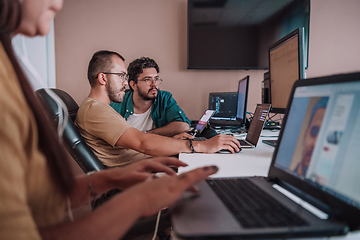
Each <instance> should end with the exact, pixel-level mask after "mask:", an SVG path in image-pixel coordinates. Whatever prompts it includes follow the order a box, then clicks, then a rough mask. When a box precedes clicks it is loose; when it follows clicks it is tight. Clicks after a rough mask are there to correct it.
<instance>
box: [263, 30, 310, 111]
mask: <svg viewBox="0 0 360 240" xmlns="http://www.w3.org/2000/svg"><path fill="white" fill-rule="evenodd" d="M303 31H304V29H303V28H298V29H296V30H294V31H293V32H291V33H289V34H288V35H286V36H285V37H283V38H282V39H280V40H279V41H277V42H276V43H275V44H273V45H272V46H270V48H269V71H270V81H269V89H270V103H271V112H273V113H285V109H286V106H287V102H288V100H289V96H290V92H291V88H292V86H293V84H294V82H295V81H296V80H298V79H300V78H304V77H305V68H304V52H303V51H304V50H303V36H304V34H303Z"/></svg>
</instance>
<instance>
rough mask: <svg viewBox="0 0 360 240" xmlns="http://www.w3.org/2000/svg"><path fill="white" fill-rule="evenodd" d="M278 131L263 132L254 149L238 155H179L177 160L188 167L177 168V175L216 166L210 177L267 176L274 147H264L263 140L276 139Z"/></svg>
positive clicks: (246, 149)
mask: <svg viewBox="0 0 360 240" xmlns="http://www.w3.org/2000/svg"><path fill="white" fill-rule="evenodd" d="M278 134H279V132H278V131H275V132H272V131H269V130H263V132H262V134H261V137H260V140H259V142H258V145H257V146H256V147H255V148H243V149H242V151H241V152H239V153H234V154H231V153H214V154H202V153H180V155H179V159H180V160H181V161H183V162H185V163H187V164H188V165H189V166H187V167H185V168H179V173H182V172H186V171H189V170H192V169H195V168H198V167H202V166H207V165H216V166H218V167H219V171H218V172H217V173H216V174H214V175H212V176H211V177H238V176H246V177H248V176H267V174H268V171H269V166H270V163H271V158H272V155H273V152H274V147H271V146H269V145H266V144H264V143H262V142H261V141H262V140H263V139H276V137H275V138H274V137H263V136H277V135H278ZM235 137H237V136H235Z"/></svg>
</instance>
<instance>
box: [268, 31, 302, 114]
mask: <svg viewBox="0 0 360 240" xmlns="http://www.w3.org/2000/svg"><path fill="white" fill-rule="evenodd" d="M296 35H297V36H298V62H299V64H298V70H299V77H298V79H304V78H305V67H304V28H303V27H302V28H297V29H295V30H294V31H292V32H291V33H289V34H288V35H286V36H285V37H283V38H281V39H280V40H278V41H277V42H275V43H274V44H272V45H271V46H270V47H269V51H268V53H269V54H268V57H269V96H270V104H271V110H270V112H272V113H282V114H284V113H285V110H286V109H285V108H277V107H276V106H275V107H273V101H272V99H273V96H272V91H271V81H272V79H271V61H270V52H271V51H272V50H274V49H276V48H277V47H279V46H280V45H281V44H283V43H284V42H286V41H287V40H289V39H290V38H292V37H294V36H296Z"/></svg>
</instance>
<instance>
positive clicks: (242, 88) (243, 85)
mask: <svg viewBox="0 0 360 240" xmlns="http://www.w3.org/2000/svg"><path fill="white" fill-rule="evenodd" d="M249 78H250V76H246V77H244V78H242V79H240V81H239V88H238V101H237V112H236V118H237V121H239V122H241V123H242V124H245V122H246V108H247V98H248V89H249Z"/></svg>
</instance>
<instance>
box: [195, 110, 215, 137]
mask: <svg viewBox="0 0 360 240" xmlns="http://www.w3.org/2000/svg"><path fill="white" fill-rule="evenodd" d="M214 114H215V110H206V111H205V112H204V114H203V115H202V117H201V118H200V120H199V122H198V124H196V126H195V128H194V130H193V133H194V136H196V135H198V134H200V133H201V132H202V131H203V130H204V128H205V127H206V125H207V124H208V122H209V121H210V118H211V117H212V116H213V115H214Z"/></svg>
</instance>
